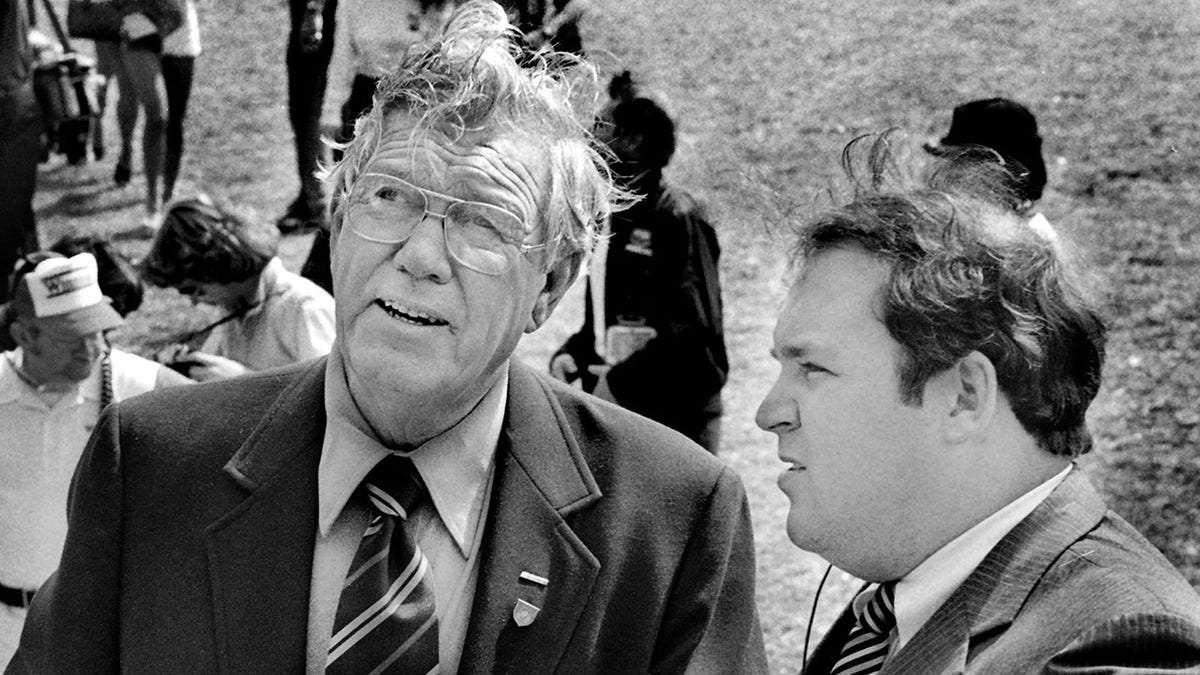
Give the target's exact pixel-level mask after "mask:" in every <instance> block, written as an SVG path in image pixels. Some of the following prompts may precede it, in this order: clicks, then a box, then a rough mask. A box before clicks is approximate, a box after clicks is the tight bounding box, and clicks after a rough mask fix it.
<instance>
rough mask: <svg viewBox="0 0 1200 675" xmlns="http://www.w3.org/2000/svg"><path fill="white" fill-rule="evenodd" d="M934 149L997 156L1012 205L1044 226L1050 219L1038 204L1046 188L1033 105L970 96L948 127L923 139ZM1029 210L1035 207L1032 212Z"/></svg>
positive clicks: (930, 150)
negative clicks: (939, 134)
mask: <svg viewBox="0 0 1200 675" xmlns="http://www.w3.org/2000/svg"><path fill="white" fill-rule="evenodd" d="M924 148H925V151H926V152H928V153H929V154H931V155H935V156H943V155H947V154H964V153H966V154H971V151H973V150H974V151H979V150H982V151H984V152H985V154H983V155H979V154H978V153H975V156H977V157H979V158H980V159H982V160H985V161H995V160H997V159H998V160H999V161H1000V163H1001V164H1003V165H1004V166H1005V167H1006V168H1007V169H1008V175H1009V176H1011V178H1010V179H1009V180H1008V191H1009V193H1010V194H1011V195H1012V197H1013V198H1012V200H1011V202H1012V207H1013V210H1014V211H1016V212H1017V213H1019V214H1022V215H1024V216H1027V217H1028V218H1029V222H1030V223H1031V224H1032V225H1033V226H1034V227H1038V228H1042V229H1043V230H1046V231H1052V230H1051V229H1050V221H1048V220H1047V219H1046V217H1045V216H1044V215H1042V214H1041V213H1039V212H1033V208H1034V205H1035V204H1037V201H1038V200H1039V199H1041V198H1042V192H1043V191H1044V190H1045V188H1046V162H1045V160H1044V159H1043V158H1042V137H1041V136H1040V135H1039V134H1038V124H1037V118H1036V117H1034V115H1033V113H1032V112H1030V110H1029V108H1026V107H1025V106H1023V105H1021V104H1020V103H1017V102H1016V101H1013V100H1010V99H1007V98H999V97H997V98H985V99H979V100H975V101H969V102H967V103H964V104H962V105H960V106H958V107H956V108H955V109H954V114H953V116H952V117H951V120H950V130H949V131H948V132H946V135H945V136H943V137H942V138H941V139H940V140H937V141H930V142H928V143H925V145H924ZM1031 212H1033V213H1032V214H1031Z"/></svg>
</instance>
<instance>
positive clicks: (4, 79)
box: [0, 0, 42, 303]
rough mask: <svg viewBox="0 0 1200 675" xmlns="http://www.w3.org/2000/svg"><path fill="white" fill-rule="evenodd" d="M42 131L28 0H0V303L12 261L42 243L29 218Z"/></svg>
mask: <svg viewBox="0 0 1200 675" xmlns="http://www.w3.org/2000/svg"><path fill="white" fill-rule="evenodd" d="M41 131H42V118H41V114H40V111H39V109H38V104H37V98H36V97H35V96H34V93H33V50H32V49H30V47H29V5H28V4H27V1H26V0H0V157H3V158H4V170H3V173H0V303H3V302H5V301H7V300H8V298H9V288H8V279H7V277H8V273H9V272H10V271H11V270H12V268H13V265H14V264H15V263H16V262H17V260H18V259H19V258H20V257H21V255H22V254H24V253H31V252H33V251H36V250H38V249H39V248H41V247H40V246H39V245H38V238H37V229H36V226H35V222H34V218H33V191H34V188H35V186H36V184H37V165H38V159H39V158H40V156H41Z"/></svg>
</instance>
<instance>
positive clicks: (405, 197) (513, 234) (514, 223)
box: [346, 173, 546, 275]
mask: <svg viewBox="0 0 1200 675" xmlns="http://www.w3.org/2000/svg"><path fill="white" fill-rule="evenodd" d="M430 195H432V196H434V197H437V198H438V199H440V200H443V201H444V202H446V203H447V206H446V209H445V212H444V213H438V212H436V211H433V210H430V208H429V197H430ZM426 216H435V217H437V218H440V219H441V220H442V236H443V238H444V240H445V242H446V250H448V251H449V252H450V255H451V256H452V257H453V258H454V259H455V260H457V261H458V262H459V263H461V264H462V265H464V266H466V267H468V268H470V269H473V270H475V271H476V272H479V273H481V274H488V275H496V274H501V273H503V272H504V270H506V269H508V266H509V265H510V264H511V260H512V259H513V258H514V256H511V255H509V253H510V252H511V251H514V250H515V251H519V252H520V253H524V252H526V251H531V250H534V249H539V248H543V247H545V246H546V244H545V243H542V244H526V243H524V240H525V223H524V222H523V221H522V220H521V219H520V218H519V217H517V216H516V215H515V214H513V213H512V212H510V211H507V210H505V209H503V208H500V207H499V206H495V205H493V204H485V203H483V202H473V201H467V200H464V199H458V198H456V197H451V196H449V195H443V194H441V193H438V192H434V191H432V190H426V189H425V188H420V187H417V186H416V185H413V184H412V183H409V182H408V181H406V180H404V179H403V178H398V177H396V176H390V175H387V174H381V173H366V174H362V175H361V176H359V177H358V179H357V180H356V181H355V182H354V187H353V188H351V190H350V197H349V199H348V201H347V206H346V219H347V223H346V224H347V225H348V226H349V228H350V231H351V232H353V233H354V234H356V235H358V236H359V237H362V238H363V239H366V240H367V241H373V242H377V243H380V244H399V243H403V242H405V241H407V240H408V238H409V237H410V236H412V233H413V230H414V229H416V227H417V224H418V223H420V222H421V221H422V220H424V219H425V217H426Z"/></svg>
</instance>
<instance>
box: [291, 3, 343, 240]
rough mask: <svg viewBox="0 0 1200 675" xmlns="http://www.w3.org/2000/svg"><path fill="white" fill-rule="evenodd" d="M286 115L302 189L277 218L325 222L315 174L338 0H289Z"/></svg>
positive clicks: (294, 227)
mask: <svg viewBox="0 0 1200 675" xmlns="http://www.w3.org/2000/svg"><path fill="white" fill-rule="evenodd" d="M289 4H290V6H291V18H292V29H291V33H289V35H288V47H287V73H288V78H287V79H288V118H289V119H290V120H291V123H292V132H293V133H294V134H295V137H296V170H297V173H298V174H299V177H300V194H299V195H297V196H296V199H294V200H293V201H292V203H291V204H290V205H288V208H287V211H286V212H285V213H284V214H283V216H281V217H280V218H279V221H278V222H277V223H276V224H277V226H278V227H279V231H280V232H282V233H284V234H289V233H292V232H296V231H300V230H309V229H316V228H320V227H322V226H323V225H324V224H325V191H324V189H323V188H322V187H321V181H320V180H318V179H317V170H318V169H319V168H320V166H319V164H320V159H321V157H322V155H323V151H322V148H321V128H320V126H321V105H322V103H323V102H324V99H325V83H326V81H327V77H328V70H329V58H330V56H331V55H332V54H333V33H334V30H335V15H336V14H337V0H290V3H289Z"/></svg>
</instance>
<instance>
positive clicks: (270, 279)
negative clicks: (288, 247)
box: [241, 257, 284, 320]
mask: <svg viewBox="0 0 1200 675" xmlns="http://www.w3.org/2000/svg"><path fill="white" fill-rule="evenodd" d="M283 272H284V267H283V261H282V260H280V259H279V258H277V257H276V258H271V260H270V261H268V262H267V266H266V267H264V268H263V271H262V273H261V274H259V276H258V297H259V298H260V299H259V301H258V304H256V305H254V306H253V307H251V308H250V309H248V310H246V313H245V314H244V315H243V316H242V317H241V318H242V320H245V319H246V318H247V317H251V316H254V315H256V314H261V313H262V312H263V310H264V309H265V308H266V306H267V302H268V301H269V300H270V299H271V298H272V297H273V296H274V295H275V294H277V293H279V291H278V290H277V289H278V287H279V283H280V281H279V279H280V276H281V275H282V274H283Z"/></svg>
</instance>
